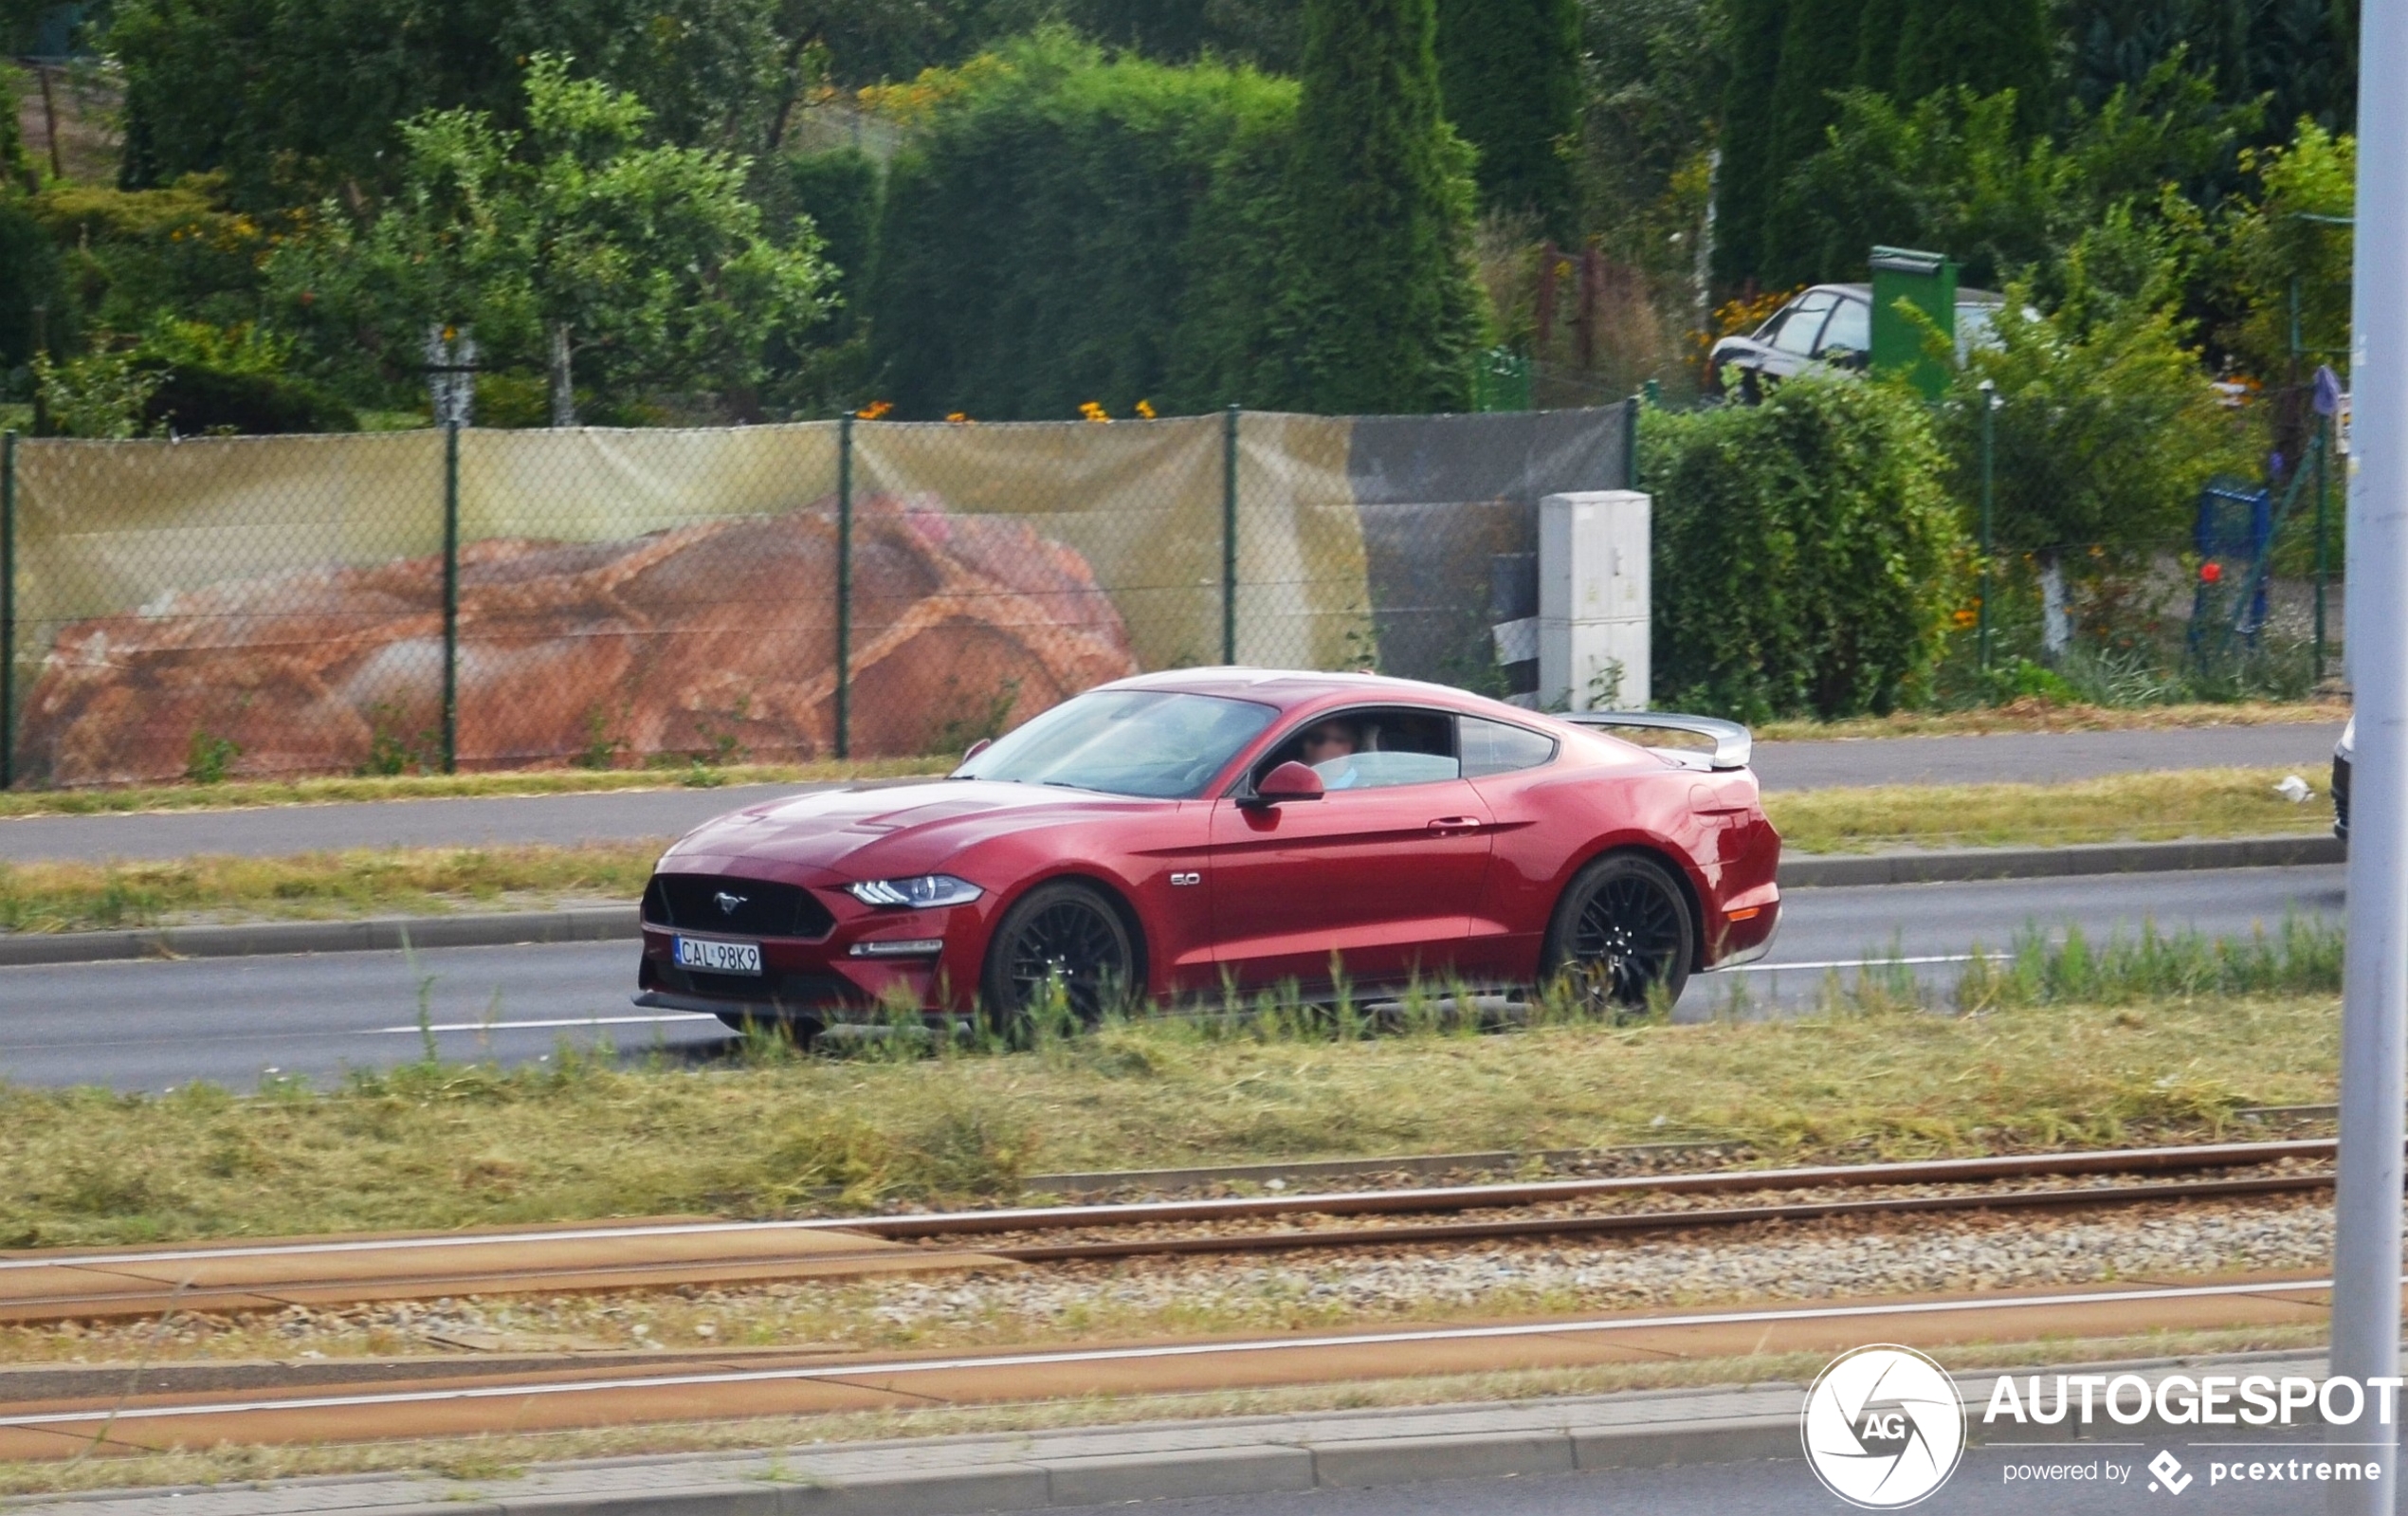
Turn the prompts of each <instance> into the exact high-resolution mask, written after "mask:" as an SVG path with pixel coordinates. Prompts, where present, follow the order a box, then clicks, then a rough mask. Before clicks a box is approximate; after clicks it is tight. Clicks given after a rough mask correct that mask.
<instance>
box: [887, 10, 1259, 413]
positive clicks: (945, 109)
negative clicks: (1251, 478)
mask: <svg viewBox="0 0 2408 1516" xmlns="http://www.w3.org/2000/svg"><path fill="white" fill-rule="evenodd" d="M911 98H912V99H913V100H933V101H934V104H933V105H932V106H931V107H930V109H929V112H928V118H927V119H928V125H927V128H926V131H925V134H924V136H923V137H922V138H921V141H920V142H919V144H918V145H916V146H915V147H913V148H912V149H910V150H909V151H906V152H904V153H903V154H901V155H898V156H897V157H896V158H895V160H894V162H893V163H892V164H891V165H890V167H889V169H888V178H887V186H886V195H885V207H884V210H883V211H882V214H881V218H880V227H879V236H878V248H879V251H878V254H877V267H876V269H875V271H874V273H873V275H872V279H871V284H870V288H869V291H868V297H867V313H868V315H869V317H870V340H871V344H872V354H873V356H874V358H875V360H876V361H877V362H878V363H879V364H880V365H881V366H882V369H883V374H884V382H885V386H886V390H885V393H886V394H887V395H888V396H889V397H890V398H892V399H893V401H894V402H895V405H896V407H897V410H898V411H899V412H900V413H901V414H903V415H905V416H921V417H930V416H941V415H944V414H946V413H948V412H950V411H965V412H967V413H969V414H970V415H973V416H976V417H980V418H982V419H996V420H1009V419H1021V418H1039V417H1044V418H1067V417H1069V416H1074V415H1076V414H1078V409H1079V406H1080V405H1081V403H1083V402H1085V401H1089V400H1094V401H1099V402H1101V403H1102V404H1103V405H1104V409H1105V410H1107V411H1111V412H1113V413H1114V414H1125V413H1127V411H1129V410H1130V409H1131V408H1132V407H1134V405H1135V404H1136V402H1137V401H1138V400H1140V399H1149V398H1150V399H1152V400H1153V401H1154V402H1155V403H1156V404H1157V405H1158V407H1160V406H1163V405H1164V402H1165V398H1166V396H1167V394H1168V393H1169V387H1170V385H1171V382H1172V374H1173V371H1174V369H1175V368H1179V369H1182V370H1183V371H1185V370H1194V369H1195V365H1194V364H1193V363H1188V364H1185V365H1182V364H1181V362H1180V361H1179V358H1178V354H1179V351H1180V349H1181V348H1182V347H1183V346H1185V345H1187V344H1191V343H1192V344H1197V345H1199V346H1202V347H1211V346H1213V333H1214V331H1215V330H1216V329H1218V328H1219V327H1221V326H1223V325H1226V324H1228V323H1246V322H1250V321H1251V320H1254V319H1255V318H1254V316H1253V313H1254V312H1255V311H1256V310H1257V309H1259V307H1260V305H1261V302H1262V299H1263V289H1262V286H1261V285H1259V284H1257V285H1256V286H1255V287H1254V288H1253V289H1252V290H1251V291H1250V292H1249V295H1250V298H1249V299H1248V300H1247V301H1244V302H1242V303H1240V304H1239V305H1237V306H1235V307H1227V306H1224V307H1223V308H1221V309H1218V310H1210V311H1197V310H1196V309H1195V304H1194V301H1192V300H1191V299H1190V298H1189V283H1190V275H1191V270H1193V269H1195V268H1196V267H1197V266H1198V261H1197V259H1196V257H1195V254H1194V253H1193V251H1192V249H1193V248H1195V247H1198V246H1202V245H1208V244H1217V243H1221V242H1224V241H1226V240H1227V237H1226V234H1225V232H1224V231H1223V230H1222V228H1219V227H1216V225H1215V223H1216V222H1226V221H1228V220H1230V219H1231V218H1243V217H1248V216H1252V215H1257V214H1259V213H1260V212H1261V211H1262V210H1263V207H1262V202H1261V200H1260V198H1259V195H1260V192H1261V191H1262V190H1263V188H1264V186H1263V184H1262V182H1261V179H1260V178H1259V177H1258V176H1249V175H1244V174H1241V173H1240V171H1241V170H1242V169H1243V167H1244V166H1245V164H1247V163H1248V162H1250V161H1253V159H1252V157H1250V155H1249V154H1248V153H1247V152H1245V151H1244V150H1245V149H1246V148H1247V146H1248V145H1249V144H1254V145H1257V146H1259V144H1261V143H1263V142H1264V141H1265V140H1267V139H1275V140H1277V141H1278V142H1281V143H1285V142H1286V140H1287V139H1288V138H1289V137H1291V136H1292V131H1293V123H1294V119H1295V110H1296V89H1295V86H1294V85H1293V84H1290V83H1288V82H1285V81H1281V80H1274V79H1270V78H1268V77H1266V76H1264V75H1261V74H1257V73H1255V72H1253V71H1252V70H1250V69H1246V68H1229V67H1225V66H1222V65H1220V64H1197V65H1195V66H1193V67H1173V66H1170V65H1167V64H1158V63H1152V62H1148V61H1146V60H1144V59H1140V58H1135V57H1126V56H1124V57H1121V58H1118V59H1114V60H1111V61H1106V59H1105V58H1104V54H1103V53H1102V52H1100V51H1099V50H1097V49H1096V48H1095V47H1093V46H1090V45H1088V44H1085V43H1083V42H1080V41H1078V40H1077V39H1075V38H1073V37H1071V36H1069V35H1068V34H1067V33H1065V32H1060V31H1051V32H1045V33H1040V34H1038V35H1037V36H1035V37H1032V38H1028V39H1024V40H1022V41H1020V42H1017V43H1013V44H1012V45H1010V46H1006V47H1005V48H1004V49H1002V50H1001V51H1000V52H999V53H997V54H995V55H994V56H993V57H991V58H986V59H981V60H978V61H976V62H975V63H974V64H970V65H968V66H965V67H964V68H962V69H959V70H956V71H954V72H952V73H950V74H947V75H943V76H940V77H937V78H931V79H924V80H922V81H921V83H920V84H919V85H917V86H914V89H913V91H912V92H911ZM1231 174H1239V176H1240V177H1243V178H1245V180H1246V183H1247V187H1248V192H1247V193H1246V194H1244V195H1243V196H1234V197H1233V196H1231V194H1229V193H1228V192H1227V186H1225V185H1224V183H1223V181H1224V179H1225V178H1226V177H1229V176H1230V175H1231ZM1272 188H1274V189H1275V184H1274V186H1273V187H1272ZM1249 256H1250V259H1252V260H1255V261H1256V262H1257V263H1258V264H1259V260H1260V258H1261V256H1262V255H1261V253H1260V252H1259V250H1257V249H1250V250H1249ZM1249 343H1250V339H1248V338H1238V339H1236V342H1235V344H1234V345H1236V346H1239V347H1241V348H1244V347H1247V346H1248V345H1249ZM1196 382H1198V383H1199V384H1210V383H1211V382H1213V381H1212V380H1211V378H1210V377H1209V376H1207V377H1200V378H1199V379H1198V380H1197V381H1196ZM1218 398H1220V397H1219V396H1218V395H1217V394H1214V393H1204V394H1202V395H1191V396H1188V397H1186V399H1187V401H1188V407H1187V408H1195V407H1200V406H1202V405H1209V404H1212V403H1213V402H1214V401H1216V400H1217V399H1218ZM1236 398H1247V399H1249V400H1252V399H1253V398H1254V397H1252V396H1243V397H1236Z"/></svg>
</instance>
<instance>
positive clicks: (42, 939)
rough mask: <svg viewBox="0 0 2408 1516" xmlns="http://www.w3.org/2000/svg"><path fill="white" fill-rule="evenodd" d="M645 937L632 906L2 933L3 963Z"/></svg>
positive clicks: (370, 950) (0, 956) (377, 950)
mask: <svg viewBox="0 0 2408 1516" xmlns="http://www.w3.org/2000/svg"><path fill="white" fill-rule="evenodd" d="M639 935H641V930H640V928H639V927H638V926H637V924H636V919H635V907H634V906H632V905H580V906H574V907H571V908H569V909H565V910H555V911H497V912H493V913H491V914H485V915H466V914H464V915H459V916H379V917H373V918H371V919H369V920H367V921H359V922H243V923H241V924H239V925H233V926H166V927H152V928H137V929H136V930H133V931H125V932H23V933H18V934H15V935H12V936H7V937H0V968H14V967H22V966H26V965H30V964H37V963H105V962H112V961H122V960H125V959H150V958H256V957H262V956H265V955H270V954H279V953H391V952H396V951H398V950H400V949H401V948H403V947H411V948H432V947H502V946H507V945H509V944H512V943H518V942H607V941H620V940H623V939H633V938H635V937H637V936H639Z"/></svg>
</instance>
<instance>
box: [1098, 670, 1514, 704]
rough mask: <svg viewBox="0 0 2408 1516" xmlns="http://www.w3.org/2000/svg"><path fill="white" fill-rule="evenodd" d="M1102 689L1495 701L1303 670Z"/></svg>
mask: <svg viewBox="0 0 2408 1516" xmlns="http://www.w3.org/2000/svg"><path fill="white" fill-rule="evenodd" d="M1097 687H1098V688H1101V689H1160V690H1171V691H1176V692H1177V693H1180V694H1187V695H1221V696H1226V697H1229V698H1231V699H1235V700H1250V701H1256V702H1259V703H1262V704H1266V705H1276V706H1278V707H1279V708H1280V709H1282V710H1298V709H1302V708H1304V706H1307V705H1316V704H1320V703H1323V702H1324V701H1329V700H1355V701H1390V700H1394V701H1411V702H1431V701H1435V702H1438V703H1443V704H1446V705H1449V706H1451V707H1453V708H1455V709H1457V710H1466V709H1475V710H1476V709H1479V708H1481V707H1483V706H1487V705H1493V704H1495V702H1493V701H1488V700H1484V699H1482V698H1481V697H1479V696H1477V695H1473V694H1470V693H1469V692H1467V691H1464V690H1460V689H1456V688H1454V687H1452V686H1451V685H1432V684H1426V683H1424V682H1423V681H1421V680H1418V679H1396V678H1391V677H1390V676H1388V675H1386V674H1367V673H1352V672H1341V673H1327V672H1319V671H1315V670H1312V669H1304V668H1251V667H1242V666H1232V667H1215V668H1169V669H1164V670H1163V671H1162V672H1160V673H1156V674H1139V675H1137V676H1136V677H1135V678H1131V679H1116V680H1114V681H1112V683H1110V684H1108V685H1099V686H1097Z"/></svg>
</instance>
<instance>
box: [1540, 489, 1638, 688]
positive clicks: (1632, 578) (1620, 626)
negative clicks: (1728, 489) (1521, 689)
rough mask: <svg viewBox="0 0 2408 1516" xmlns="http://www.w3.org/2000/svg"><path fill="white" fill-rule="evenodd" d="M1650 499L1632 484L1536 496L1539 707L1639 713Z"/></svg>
mask: <svg viewBox="0 0 2408 1516" xmlns="http://www.w3.org/2000/svg"><path fill="white" fill-rule="evenodd" d="M1649 505H1650V502H1649V500H1648V497H1647V496H1645V495H1642V494H1640V493H1639V492H1638V491H1637V490H1633V489H1605V490H1596V491H1594V492H1589V493H1583V494H1578V495H1548V496H1544V497H1542V498H1541V500H1540V502H1539V627H1538V631H1539V638H1538V641H1539V691H1538V705H1539V708H1540V709H1541V710H1570V711H1591V710H1629V711H1636V710H1645V709H1647V704H1648V680H1649V675H1650V663H1651V660H1650V658H1649V646H1650V644H1649V616H1650V614H1651V610H1652V607H1651V602H1650V600H1649V588H1648V580H1649V576H1648V556H1649V549H1650V545H1651V539H1650V526H1649Z"/></svg>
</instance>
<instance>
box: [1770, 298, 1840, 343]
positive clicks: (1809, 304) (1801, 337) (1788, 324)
mask: <svg viewBox="0 0 2408 1516" xmlns="http://www.w3.org/2000/svg"><path fill="white" fill-rule="evenodd" d="M1836 298H1837V297H1835V296H1833V294H1832V293H1831V292H1830V291H1828V290H1814V291H1810V292H1808V293H1807V294H1804V295H1800V296H1798V297H1797V304H1795V305H1793V306H1791V307H1790V310H1789V320H1785V321H1783V322H1781V329H1780V331H1779V334H1778V335H1776V336H1775V337H1774V338H1773V346H1775V347H1777V348H1779V349H1780V350H1781V351H1782V352H1784V353H1795V354H1797V356H1799V357H1805V356H1809V355H1811V354H1812V353H1813V352H1814V351H1815V338H1817V337H1820V336H1821V335H1822V331H1823V315H1824V313H1825V312H1827V311H1829V310H1830V309H1831V307H1832V301H1833V300H1835V299H1836Z"/></svg>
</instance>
